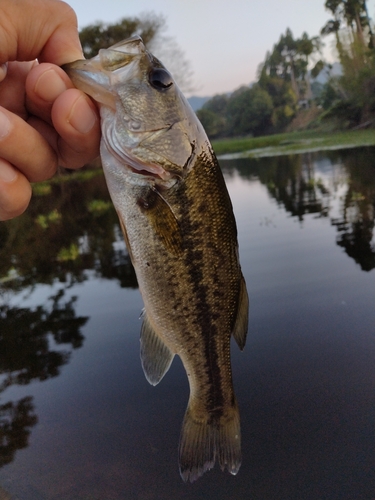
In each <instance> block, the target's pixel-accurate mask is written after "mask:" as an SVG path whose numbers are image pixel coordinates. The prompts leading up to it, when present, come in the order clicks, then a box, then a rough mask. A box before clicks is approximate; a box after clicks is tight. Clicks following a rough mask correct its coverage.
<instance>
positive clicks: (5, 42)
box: [0, 0, 82, 66]
mask: <svg viewBox="0 0 375 500" xmlns="http://www.w3.org/2000/svg"><path fill="white" fill-rule="evenodd" d="M36 13H37V15H36ZM30 20H32V22H30ZM1 21H2V25H3V26H6V29H5V28H4V29H3V30H0V63H4V62H7V61H31V60H34V59H37V58H38V60H39V61H41V62H45V61H49V62H52V63H54V64H57V65H58V66H61V65H62V64H64V63H67V62H70V61H74V60H76V59H81V58H82V49H81V45H80V42H79V37H78V29H77V17H76V15H75V13H74V11H73V9H72V8H71V7H70V6H69V5H67V4H66V3H65V2H62V1H60V0H48V1H46V0H33V1H32V2H30V1H26V0H18V1H17V2H15V1H14V0H1Z"/></svg>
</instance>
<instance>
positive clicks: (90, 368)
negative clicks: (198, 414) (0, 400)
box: [0, 158, 375, 500]
mask: <svg viewBox="0 0 375 500" xmlns="http://www.w3.org/2000/svg"><path fill="white" fill-rule="evenodd" d="M314 169H315V170H314V172H315V173H314V175H315V178H320V179H321V181H322V183H323V184H324V186H325V187H327V188H328V189H329V190H330V194H329V206H330V210H329V215H328V217H321V216H319V214H318V213H310V214H304V216H303V220H299V219H298V218H297V217H292V216H291V215H290V214H289V213H287V212H286V211H285V209H284V207H283V205H282V204H281V203H278V202H277V201H276V200H275V198H273V197H272V196H271V195H270V192H269V190H268V189H267V187H266V186H265V185H264V184H263V183H261V182H260V180H258V178H257V176H256V175H255V174H254V175H253V176H252V177H250V178H248V179H244V178H243V177H240V175H239V173H238V172H237V171H232V172H231V175H229V176H228V177H227V182H228V188H229V191H230V194H231V197H232V200H233V205H234V210H235V213H236V218H237V223H238V230H239V242H240V254H241V263H242V267H243V271H244V275H245V278H246V281H247V284H248V289H249V296H250V322H249V335H248V343H247V346H246V349H245V351H244V352H242V353H240V352H239V351H238V348H237V346H235V345H234V344H233V352H232V358H233V372H234V383H235V387H236V393H237V397H238V400H239V404H240V409H241V420H242V433H243V438H242V439H243V464H242V467H241V469H240V471H239V474H238V476H236V477H231V476H230V475H229V474H224V473H221V472H220V471H218V470H217V469H216V470H214V471H211V472H210V473H208V474H206V475H205V476H204V477H203V478H201V479H200V480H199V481H198V482H197V483H196V484H194V485H185V484H183V483H182V481H181V480H180V477H179V474H178V466H177V444H178V438H179V431H180V425H181V422H182V418H183V414H184V411H185V406H186V403H187V398H188V385H187V380H186V375H185V373H184V370H183V368H182V365H181V363H180V361H179V360H178V359H175V361H174V362H173V365H172V367H171V369H170V371H169V372H168V374H167V375H166V377H165V378H164V379H163V380H162V382H161V383H160V384H159V385H158V386H157V387H151V386H149V385H148V383H147V382H146V380H145V378H144V376H143V373H142V369H141V365H140V360H139V330H140V324H141V323H140V320H139V315H140V311H141V309H142V301H141V298H140V295H139V292H138V290H133V289H130V288H120V287H119V285H118V282H117V281H115V280H108V279H103V278H98V277H97V276H96V275H95V274H94V273H93V272H90V271H88V274H87V276H88V278H89V279H87V281H84V282H82V283H76V284H74V285H72V286H71V287H70V288H68V289H66V291H65V298H66V299H68V298H69V297H71V296H77V297H78V300H77V302H76V304H75V311H76V315H77V316H89V320H88V321H87V323H86V324H85V325H84V326H83V327H82V334H83V336H84V342H83V346H82V347H81V348H79V349H76V350H73V351H72V355H71V359H70V362H69V363H68V364H67V365H65V366H63V367H62V368H61V373H60V375H59V376H58V377H55V378H52V379H50V380H48V381H46V382H43V383H41V382H32V383H31V384H29V385H27V386H12V387H10V388H9V389H7V392H4V393H3V397H4V400H6V399H7V398H9V399H14V400H17V399H19V398H21V397H23V396H25V395H32V396H33V398H34V400H33V401H34V405H35V411H36V413H37V415H38V424H37V425H36V426H35V427H33V428H32V430H31V435H30V439H29V447H28V448H25V449H23V450H19V451H18V452H17V455H16V459H15V461H14V462H13V463H11V464H9V465H7V466H5V467H4V468H3V469H0V484H1V485H2V486H4V488H6V489H8V490H9V491H11V492H14V493H16V494H18V495H19V497H20V498H21V499H22V500H41V499H56V500H57V499H59V500H65V499H66V500H73V499H74V500H81V499H82V500H83V499H86V498H92V499H99V498H100V499H106V500H107V499H108V500H110V499H126V500H127V499H129V500H130V499H131V500H133V499H140V500H153V499H155V500H156V499H158V500H159V499H161V498H163V499H168V500H169V499H171V500H172V499H173V500H175V499H177V498H178V499H186V500H193V499H194V500H196V499H211V498H212V499H214V498H215V499H223V500H224V499H225V500H228V499H231V500H232V499H233V500H237V499H240V498H254V499H261V500H266V499H267V500H268V499H278V500H279V499H281V500H282V499H285V500H291V499H303V500H310V499H311V500H316V499H317V498H327V499H336V498H337V499H338V500H339V499H340V500H346V499H354V498H355V499H356V500H357V499H366V500H368V499H370V498H372V497H371V495H373V491H375V475H374V469H373V464H374V462H375V451H374V450H375V426H374V421H375V377H374V356H375V329H374V325H375V308H374V297H375V294H374V292H375V283H374V270H372V271H371V272H363V271H361V269H360V267H359V265H358V264H356V263H355V262H354V260H353V259H351V258H349V257H348V255H347V254H346V253H345V252H344V250H343V248H342V247H340V246H338V245H337V244H336V237H337V230H336V228H335V226H333V225H332V224H331V219H332V218H337V217H339V216H340V214H341V212H340V210H341V208H340V207H342V203H343V197H344V196H345V194H346V192H347V189H348V187H347V185H346V183H345V179H346V178H347V173H346V172H345V170H344V169H343V168H342V166H340V164H334V165H332V163H331V162H330V161H329V160H328V159H324V158H322V159H321V160H319V161H317V162H316V163H315V164H314ZM116 245H122V243H121V244H120V243H116ZM61 287H63V285H62V284H61V283H56V284H55V285H53V286H52V287H49V286H46V285H39V286H36V287H35V289H34V290H33V291H32V292H31V293H27V291H23V292H21V293H18V294H15V295H14V296H11V295H9V294H8V297H7V300H8V301H9V304H12V305H19V306H22V307H32V306H36V305H38V304H42V303H46V302H47V301H48V297H50V296H51V295H53V294H55V293H56V292H57V290H58V289H60V288H61Z"/></svg>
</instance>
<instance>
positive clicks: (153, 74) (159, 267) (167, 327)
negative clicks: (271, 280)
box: [64, 37, 248, 481]
mask: <svg viewBox="0 0 375 500" xmlns="http://www.w3.org/2000/svg"><path fill="white" fill-rule="evenodd" d="M64 69H65V70H66V72H67V73H68V75H69V76H70V77H71V79H72V81H73V83H74V84H75V85H76V87H78V88H79V89H81V90H83V91H84V92H86V93H87V94H88V95H90V96H91V97H92V98H93V99H94V100H95V101H96V102H97V104H98V105H99V108H100V115H101V128H102V141H101V159H102V165H103V169H104V173H105V176H106V181H107V185H108V189H109V192H110V194H111V197H112V200H113V203H114V205H115V208H116V210H117V213H118V216H119V220H120V225H121V228H122V230H123V233H124V237H125V241H126V245H127V248H128V251H129V255H130V257H131V260H132V263H133V266H134V269H135V272H136V275H137V280H138V284H139V288H140V291H141V294H142V298H143V301H144V305H145V312H144V315H143V324H142V328H141V338H140V343H141V362H142V367H143V370H144V373H145V376H146V379H147V380H148V381H149V382H150V384H152V385H156V384H158V383H159V382H160V380H161V379H162V378H163V377H164V375H165V374H166V372H167V371H168V369H169V367H170V365H171V363H172V361H173V358H174V356H175V355H176V354H177V355H178V356H180V358H181V360H182V363H183V365H184V367H185V370H186V373H187V376H188V380H189V386H190V397H189V403H188V406H187V409H186V413H185V417H184V421H183V424H182V429H181V437H180V445H179V465H180V474H181V476H182V478H183V479H184V480H185V481H187V480H190V481H194V480H196V479H197V478H198V477H200V476H201V475H202V474H204V472H206V471H207V470H209V469H211V468H212V467H213V466H214V464H215V461H218V463H219V465H220V467H221V469H223V470H224V469H227V470H228V471H229V472H230V473H231V474H236V473H237V472H238V470H239V468H240V465H241V431H240V418H239V410H238V405H237V401H236V397H235V394H234V390H233V382H232V371H231V360H230V339H231V336H232V335H233V337H234V339H235V340H236V342H237V344H238V346H239V347H240V349H243V348H244V346H245V341H246V334H247V325H248V296H247V291H246V285H245V281H244V279H243V276H242V272H241V267H240V264H239V260H238V243H237V229H236V222H235V219H234V215H233V209H232V204H231V201H230V198H229V195H228V192H227V189H226V185H225V182H224V179H223V176H222V173H221V170H220V167H219V165H218V162H217V160H216V157H215V155H214V153H213V151H212V148H211V146H210V143H209V141H208V139H207V136H206V134H205V132H204V130H203V128H202V126H201V124H200V122H199V120H198V119H197V117H196V115H195V113H194V112H193V111H192V109H191V108H190V106H189V104H188V103H187V101H186V100H185V98H184V96H183V95H182V93H181V92H180V90H179V89H178V87H177V85H176V84H175V82H174V80H173V78H172V76H171V74H170V73H169V72H168V71H167V69H165V68H164V66H163V65H162V64H161V62H160V61H159V60H158V59H156V58H155V57H154V56H153V55H152V54H151V53H150V52H148V51H147V50H146V48H145V46H144V45H143V42H142V40H141V39H140V38H139V37H133V38H130V39H128V40H125V41H123V42H120V43H118V44H116V45H113V46H112V47H110V48H109V49H102V50H100V51H99V54H98V55H97V56H96V57H94V58H92V59H90V60H88V61H76V62H74V63H71V64H68V65H65V66H64Z"/></svg>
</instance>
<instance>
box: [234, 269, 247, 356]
mask: <svg viewBox="0 0 375 500" xmlns="http://www.w3.org/2000/svg"><path fill="white" fill-rule="evenodd" d="M248 322H249V297H248V295H247V290H246V283H245V280H244V277H243V276H241V284H240V293H239V298H238V309H237V317H236V321H235V324H234V328H233V337H234V339H235V341H236V342H237V345H238V347H239V348H240V349H241V351H242V350H243V349H244V347H245V343H246V335H247V329H248Z"/></svg>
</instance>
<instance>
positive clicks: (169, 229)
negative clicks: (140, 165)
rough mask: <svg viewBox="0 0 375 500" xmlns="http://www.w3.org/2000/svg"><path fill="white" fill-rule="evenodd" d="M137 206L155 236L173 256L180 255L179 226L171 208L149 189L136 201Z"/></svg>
mask: <svg viewBox="0 0 375 500" xmlns="http://www.w3.org/2000/svg"><path fill="white" fill-rule="evenodd" d="M137 204H138V206H139V207H140V208H141V210H142V212H143V214H144V215H145V216H146V217H147V219H148V220H149V222H150V224H151V226H152V227H153V229H154V232H155V234H156V236H157V237H158V238H159V239H160V240H161V241H162V243H163V245H164V246H165V247H166V248H167V250H168V251H169V252H170V253H172V254H173V255H181V253H182V233H181V228H180V224H179V222H178V220H177V218H176V216H175V214H174V213H173V210H172V208H171V207H170V206H169V204H168V203H167V201H166V200H165V199H164V198H163V196H162V194H161V193H159V191H157V190H156V189H149V190H148V191H147V193H146V194H145V196H141V197H139V198H138V200H137Z"/></svg>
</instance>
